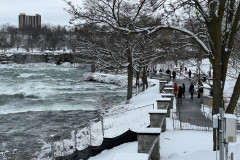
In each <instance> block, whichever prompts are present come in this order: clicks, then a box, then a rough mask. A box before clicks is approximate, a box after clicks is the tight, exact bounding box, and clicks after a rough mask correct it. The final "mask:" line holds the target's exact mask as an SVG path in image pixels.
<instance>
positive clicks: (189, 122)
mask: <svg viewBox="0 0 240 160" xmlns="http://www.w3.org/2000/svg"><path fill="white" fill-rule="evenodd" d="M211 117H212V116H211V113H206V112H203V114H202V115H200V116H199V113H197V112H196V113H195V112H173V113H172V119H173V128H174V129H180V130H201V131H212V119H211Z"/></svg>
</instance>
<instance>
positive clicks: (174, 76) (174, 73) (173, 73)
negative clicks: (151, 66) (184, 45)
mask: <svg viewBox="0 0 240 160" xmlns="http://www.w3.org/2000/svg"><path fill="white" fill-rule="evenodd" d="M172 76H173V80H174V79H175V78H176V72H175V71H172Z"/></svg>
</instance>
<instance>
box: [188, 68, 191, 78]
mask: <svg viewBox="0 0 240 160" xmlns="http://www.w3.org/2000/svg"><path fill="white" fill-rule="evenodd" d="M188 75H189V78H191V76H192V71H191V70H190V69H189V71H188Z"/></svg>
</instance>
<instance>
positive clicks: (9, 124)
mask: <svg viewBox="0 0 240 160" xmlns="http://www.w3.org/2000/svg"><path fill="white" fill-rule="evenodd" d="M87 71H88V69H87V68H86V67H76V66H72V65H60V66H55V65H51V64H27V65H17V64H12V65H1V66H0V129H1V130H0V152H6V151H9V153H6V155H9V156H10V157H12V158H10V159H13V158H14V155H13V154H12V152H13V150H14V149H18V154H19V157H21V158H20V159H31V158H33V154H34V153H35V152H36V151H39V150H40V148H41V146H42V145H43V143H44V141H46V139H47V138H48V137H49V136H50V135H52V134H58V133H60V132H61V130H63V129H69V128H71V127H72V124H73V123H76V124H77V125H79V126H80V125H81V124H84V123H85V122H86V121H88V120H90V119H94V118H96V117H97V116H98V114H97V99H99V97H100V96H101V95H105V96H107V97H108V98H109V99H111V101H112V102H113V103H115V104H117V103H119V102H122V101H123V100H125V99H126V98H125V97H126V88H121V87H120V86H117V85H112V84H103V83H97V82H88V81H84V80H83V74H84V73H85V72H87ZM0 159H1V158H0Z"/></svg>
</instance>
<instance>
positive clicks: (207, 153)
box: [39, 60, 240, 160]
mask: <svg viewBox="0 0 240 160" xmlns="http://www.w3.org/2000/svg"><path fill="white" fill-rule="evenodd" d="M209 66H210V65H209V62H208V61H207V60H203V63H202V67H201V69H202V70H203V71H204V72H205V73H207V71H208V70H209ZM187 67H188V69H191V70H192V71H194V70H195V69H196V66H194V65H192V66H191V65H188V66H187ZM93 77H97V78H96V79H97V80H99V81H101V80H104V79H105V80H104V81H103V82H104V83H105V82H106V83H108V82H110V81H111V82H112V80H110V79H111V78H112V79H117V80H114V81H115V82H116V81H117V82H121V81H123V80H119V79H121V77H119V76H117V75H113V76H112V77H111V76H108V75H107V74H102V73H96V75H95V76H93ZM180 78H183V77H180ZM229 80H232V79H229V78H227V84H229ZM151 83H152V84H153V85H151V87H150V88H149V89H147V90H146V91H144V92H142V93H140V94H138V95H136V96H134V97H133V98H132V99H131V100H129V101H127V102H126V103H125V104H121V105H119V106H115V107H113V108H112V109H111V111H109V114H108V115H105V116H104V134H105V137H107V138H111V137H115V136H118V135H120V134H122V133H123V132H125V131H127V130H128V129H131V130H133V131H142V132H150V131H149V128H147V126H148V125H149V124H150V122H149V119H150V118H149V113H150V112H153V108H154V106H157V101H156V100H157V99H162V95H161V94H160V93H159V81H158V80H151ZM116 84H117V83H116ZM120 85H123V84H121V83H120ZM204 85H206V87H207V84H205V83H204ZM231 92H232V90H231V87H229V88H225V93H231ZM204 93H205V91H204ZM205 94H206V93H205ZM169 99H170V98H169ZM173 107H174V109H175V107H176V104H175V101H174V106H173ZM202 111H204V112H206V113H207V115H208V116H209V115H211V109H210V108H209V107H208V106H204V105H203V106H202ZM166 123H167V124H166V125H167V127H166V128H167V130H166V131H165V132H162V133H161V134H160V157H161V160H193V159H194V160H203V159H204V160H212V159H216V156H218V154H219V153H218V152H215V151H212V148H213V142H212V141H213V140H212V131H209V132H206V131H189V130H187V131H185V130H174V129H173V121H172V119H171V118H166ZM90 127H91V135H92V137H91V145H93V146H96V145H100V144H101V142H102V139H103V137H102V130H101V124H100V122H95V123H91V125H90ZM150 130H151V129H150ZM155 130H158V132H159V133H160V128H158V129H155ZM88 132H89V127H86V128H83V129H82V130H79V131H78V132H77V149H78V150H82V149H84V148H86V147H87V146H88V145H89V144H90V142H89V134H88ZM152 132H153V130H152ZM72 135H73V134H72ZM64 144H65V145H66V146H69V145H72V146H73V144H74V142H73V138H72V139H70V140H67V139H66V140H64ZM54 145H55V146H57V148H58V149H59V150H57V151H56V153H55V154H56V155H58V156H59V155H61V154H62V152H61V150H62V148H61V145H62V142H56V143H55V144H54ZM66 148H68V147H66ZM137 148H138V143H137V142H131V143H125V144H122V145H120V146H117V147H114V148H113V149H111V150H105V151H103V152H102V153H100V154H98V155H97V156H95V157H91V158H89V160H113V159H115V160H119V159H121V160H122V159H129V160H131V159H132V160H135V159H136V158H138V159H139V160H140V159H143V160H145V158H146V157H147V155H146V154H138V153H137ZM239 148H240V135H238V136H237V142H236V143H231V144H229V153H231V152H233V153H234V158H235V159H236V158H237V157H240V152H239ZM49 152H50V144H45V145H44V146H43V151H42V153H41V155H40V156H39V157H41V156H42V157H44V155H46V154H47V153H49ZM72 152H73V150H71V149H69V148H68V150H67V151H66V152H65V153H64V154H71V153H72ZM39 159H44V158H39ZM45 159H46V158H45ZM49 159H50V158H49Z"/></svg>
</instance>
